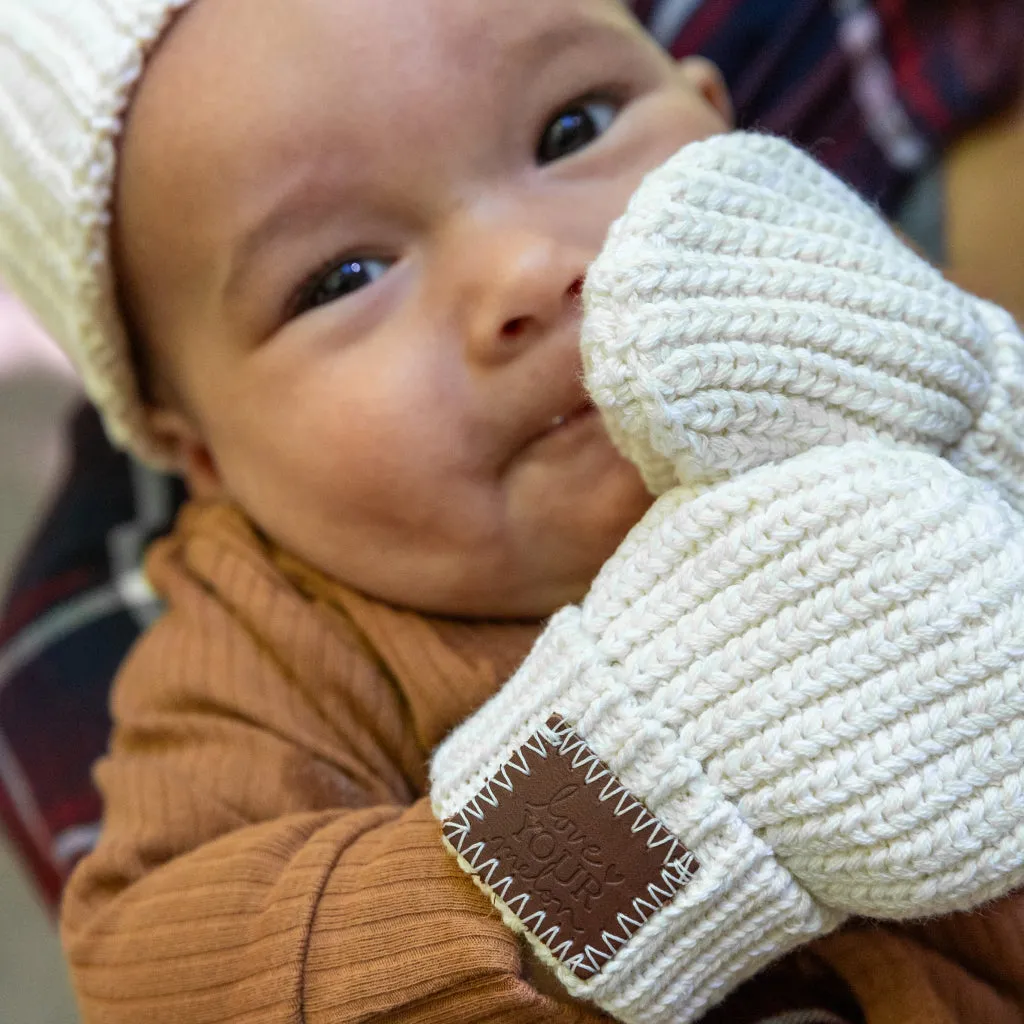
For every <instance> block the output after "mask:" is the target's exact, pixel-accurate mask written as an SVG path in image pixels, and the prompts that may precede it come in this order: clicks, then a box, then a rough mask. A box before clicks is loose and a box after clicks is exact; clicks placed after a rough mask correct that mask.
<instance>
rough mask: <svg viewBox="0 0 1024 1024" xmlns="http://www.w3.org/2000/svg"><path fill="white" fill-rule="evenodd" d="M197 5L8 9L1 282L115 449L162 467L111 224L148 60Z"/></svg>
mask: <svg viewBox="0 0 1024 1024" xmlns="http://www.w3.org/2000/svg"><path fill="white" fill-rule="evenodd" d="M189 2H190V0H4V2H3V3H0V280H3V281H4V283H5V284H7V285H8V286H9V287H10V288H11V289H12V290H13V291H14V292H15V293H16V294H17V295H18V297H19V298H20V299H21V300H22V301H23V302H24V303H25V304H26V305H27V306H28V307H29V308H30V309H31V311H32V312H33V313H34V314H35V316H36V317H37V318H38V320H39V321H40V323H41V324H42V325H43V326H44V327H45V328H46V330H47V331H48V332H49V334H50V335H51V336H52V337H53V339H54V340H55V341H56V342H57V343H58V344H59V345H60V346H61V348H63V349H64V351H65V352H66V353H67V354H68V356H69V357H70V358H71V360H72V362H73V363H74V364H75V366H76V367H77V368H78V371H79V372H80V373H81V375H82V378H83V380H84V383H85V388H86V391H87V393H88V395H89V397H90V398H91V399H92V400H93V401H94V402H95V403H96V405H97V406H98V407H99V409H100V410H101V412H102V413H103V416H104V419H105V421H106V424H107V430H108V432H109V433H110V436H111V438H112V439H113V440H114V442H115V443H117V444H118V445H121V446H124V447H130V448H132V449H133V450H134V451H135V452H136V453H137V454H139V455H140V456H142V457H143V458H146V459H147V460H149V461H151V462H157V463H159V462H161V461H162V456H163V455H164V453H162V452H161V451H160V449H159V446H158V445H157V442H156V441H155V439H154V438H153V437H152V436H151V435H150V433H149V432H148V431H147V429H146V425H145V420H144V416H143V409H142V403H141V399H140V395H139V387H138V382H137V379H136V375H135V372H134V370H133V367H132V364H131V359H130V354H129V347H128V339H127V335H126V332H125V327H124V323H123V320H122V318H121V315H120V312H119V310H118V304H117V298H116V289H115V283H114V274H113V268H112V265H111V246H110V237H109V228H110V221H111V201H112V197H113V188H114V178H115V173H116V167H117V144H118V139H119V136H120V133H121V129H122V126H123V123H124V116H125V112H126V110H127V107H128V104H129V103H130V101H131V97H132V93H133V90H134V88H135V86H136V85H137V83H138V81H139V79H140V77H141V75H142V69H143V65H144V62H145V59H146V56H147V54H148V53H149V51H150V49H151V48H152V46H153V45H154V44H155V43H156V42H157V41H158V40H159V38H160V36H161V34H162V33H163V31H164V30H165V28H166V27H167V26H168V24H169V23H170V21H171V19H172V18H173V16H174V15H175V13H176V12H178V11H179V10H181V9H182V8H184V7H185V6H187V5H188V3H189Z"/></svg>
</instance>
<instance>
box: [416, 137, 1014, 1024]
mask: <svg viewBox="0 0 1024 1024" xmlns="http://www.w3.org/2000/svg"><path fill="white" fill-rule="evenodd" d="M585 301H586V308H587V317H586V322H585V325H584V331H583V348H584V356H585V363H586V367H587V375H588V383H589V385H590V388H591V391H592V394H593V395H594V398H595V400H596V401H597V403H598V405H599V406H600V408H601V410H602V414H603V415H604V417H605V421H606V423H607V424H608V428H609V431H610V433H611V435H612V437H613V439H614V440H615V441H616V443H617V444H618V445H619V447H620V449H621V450H622V451H623V452H624V453H625V454H626V455H627V456H628V457H629V458H631V459H632V460H633V461H634V463H635V464H636V465H637V466H638V467H639V468H640V469H641V471H642V473H643V475H644V477H645V479H646V481H647V482H648V484H649V485H650V487H651V489H652V490H653V491H654V492H655V493H658V494H661V495H662V497H660V498H659V500H658V501H657V502H656V504H655V505H654V507H653V508H652V510H651V511H650V513H649V514H648V515H647V517H646V518H645V519H644V520H643V521H642V522H641V523H640V525H639V526H637V527H636V528H635V529H634V531H633V532H632V533H631V534H630V536H629V537H628V538H627V540H626V541H625V543H624V544H623V545H622V547H621V549H620V550H619V551H618V552H617V553H616V555H615V556H614V557H613V558H612V559H611V560H610V561H609V563H608V564H607V565H606V566H605V568H604V569H603V571H602V573H601V574H600V576H599V577H598V579H597V580H596V582H595V583H594V585H593V587H592V588H591V590H590V592H589V594H588V595H587V597H586V599H585V600H584V601H583V603H582V605H581V606H580V607H578V608H570V609H566V610H564V611H563V612H561V613H560V614H559V615H558V616H556V617H555V619H554V620H553V621H552V623H551V625H550V626H549V628H548V630H547V632H546V633H545V635H544V637H542V638H541V640H540V642H539V643H538V644H537V645H536V647H535V648H534V650H533V651H532V653H531V654H530V656H529V657H528V658H527V660H526V662H525V663H524V665H523V666H522V668H521V669H520V671H519V672H518V673H517V675H516V676H515V677H513V679H512V680H511V681H510V682H509V683H508V684H506V686H505V688H504V689H503V690H502V691H501V693H499V694H498V696H497V697H495V698H494V700H492V701H491V702H490V704H488V705H487V706H486V707H485V708H484V709H483V710H482V711H481V712H479V713H478V714H477V715H475V716H474V717H473V718H472V719H470V720H469V721H468V722H466V723H465V724H464V725H463V726H461V727H460V728H459V729H457V730H456V731H455V732H454V733H453V734H452V736H451V737H450V738H449V739H448V740H447V741H446V743H445V744H444V745H443V746H442V747H441V748H440V749H439V750H438V752H437V754H436V756H435V759H434V761H433V766H432V780H433V787H432V798H433V803H434V810H435V813H436V814H437V815H438V817H439V818H440V820H441V822H442V828H443V832H444V836H445V839H446V842H447V843H448V845H449V847H450V849H451V850H452V852H453V853H454V854H455V856H456V857H457V858H458V861H459V863H460V865H461V866H462V867H463V869H464V870H466V871H468V872H469V873H471V874H472V875H473V877H474V878H475V880H476V881H477V884H478V885H480V887H481V888H482V889H483V890H484V891H485V892H486V893H488V895H489V896H490V897H491V899H492V901H493V902H494V904H495V906H496V907H497V908H498V910H499V911H500V912H501V914H502V916H503V918H504V919H505V920H506V922H507V923H508V924H509V925H510V926H511V927H512V928H514V929H516V930H517V931H521V932H524V933H525V934H526V935H527V937H528V940H529V941H530V943H531V944H532V945H533V947H534V948H535V949H536V950H537V952H538V953H539V955H540V956H541V957H542V958H543V959H545V960H546V961H547V962H548V964H549V965H550V966H551V967H552V969H553V970H554V971H555V973H556V974H557V976H558V977H559V978H560V979H561V980H562V982H563V984H565V986H566V987H567V988H568V989H569V991H571V992H572V993H574V994H575V995H577V996H579V997H581V998H584V999H589V1000H592V1001H594V1002H595V1003H596V1004H597V1005H599V1006H601V1007H602V1008H603V1009H605V1010H607V1011H608V1012H610V1013H612V1014H613V1015H614V1016H616V1017H618V1018H619V1019H622V1020H625V1021H637V1022H640V1021H643V1022H665V1024H668V1022H675V1024H687V1022H690V1021H694V1020H697V1019H699V1018H700V1017H701V1016H702V1015H703V1014H704V1013H705V1012H706V1011H707V1010H708V1009H709V1008H710V1007H711V1006H713V1005H714V1004H715V1003H716V1002H718V1001H720V1000H721V999H722V998H723V997H724V996H725V995H726V994H727V993H728V992H729V991H731V990H732V989H733V988H735V986H736V985H738V984H739V983H740V982H742V981H743V980H744V979H746V978H747V977H750V976H751V975H753V974H754V973H756V972H757V971H758V970H760V969H761V968H762V967H763V966H764V965H765V964H767V963H768V962H769V961H771V960H773V959H775V958H777V957H780V956H782V955H783V954H784V953H786V952H787V951H788V950H790V949H792V948H794V947H795V946H798V945H800V944H802V943H804V942H806V941H808V940H809V939H811V938H813V937H815V936H819V935H822V934H825V933H827V932H828V931H830V930H832V929H834V928H835V927H837V926H838V925H839V924H840V923H841V922H842V921H843V920H844V919H845V918H846V917H847V916H849V915H865V916H875V917H882V918H897V919H898V918H914V917H920V916H923V915H930V914H942V913H945V912H949V911H952V910H955V909H963V908H969V907H975V906H978V905H979V904H981V903H983V902H985V901H987V900H989V899H992V898H994V897H997V896H1000V895H1003V894H1006V893H1008V892H1010V891H1011V890H1013V889H1015V888H1017V887H1018V886H1020V885H1021V883H1022V882H1024V718H1022V712H1024V686H1022V683H1024V518H1022V515H1021V508H1022V505H1024V502H1022V500H1021V499H1022V491H1021V489H1020V488H1021V483H1020V481H1021V480H1022V479H1024V459H1022V454H1021V452H1022V449H1021V439H1022V437H1024V424H1022V423H1021V419H1020V417H1021V415H1022V413H1021V408H1022V407H1021V404H1020V398H1021V396H1022V391H1021V382H1022V380H1024V373H1022V358H1021V353H1022V351H1024V346H1022V343H1021V338H1020V335H1019V333H1018V331H1017V329H1016V327H1015V326H1014V324H1013V321H1012V319H1011V318H1009V317H1008V316H1007V315H1006V314H1005V313H1003V312H1002V311H1001V310H997V309H995V308H994V307H991V306H987V305H985V304H983V303H980V302H978V301H977V300H975V299H973V298H971V297H970V296H967V295H965V294H964V293H962V292H960V291H959V290H958V289H956V288H954V287H953V286H952V285H949V284H948V283H947V282H945V281H944V280H943V279H942V278H941V276H940V275H939V274H938V273H937V272H936V271H934V270H933V269H932V268H931V267H929V266H928V265H927V264H925V263H924V262H923V261H921V260H920V259H918V257H916V256H915V255H914V254H913V253H912V252H910V250H909V249H907V248H906V247H905V246H904V245H903V244H902V243H901V242H899V240H898V239H896V238H895V236H893V235H892V233H891V232H890V231H889V230H888V228H887V227H886V226H885V225H884V224H883V223H882V222H881V221H880V219H879V218H878V217H877V216H876V215H875V214H874V212H873V211H871V210H870V209H869V208H868V207H866V206H865V205H864V204H863V203H862V202H861V201H860V200H859V199H857V197H856V196H854V195H853V194H852V193H851V192H849V190H848V189H846V187H845V186H843V185H842V184H841V183H840V182H838V181H837V180H835V179H833V178H832V177H830V176H829V175H828V174H827V173H826V172H824V171H823V170H821V169H820V168H819V167H818V166H817V165H816V164H815V163H814V162H813V161H812V160H810V159H809V158H807V157H805V156H803V155H802V154H800V153H798V152H797V151H795V150H793V149H792V148H791V147H789V146H788V145H786V144H785V143H782V142H780V141H778V140H774V139H767V138H762V137H758V136H750V135H740V134H736V135H733V136H729V137H723V138H720V139H715V140H712V141H710V142H706V143H699V144H696V145H693V146H690V147H687V148H686V149H684V150H683V151H682V152H681V153H680V154H679V155H678V156H677V157H676V158H674V159H673V160H672V161H670V162H669V164H667V165H666V166H665V167H664V168H662V169H660V170H659V171H656V172H655V173H654V174H653V175H651V176H650V177H649V179H648V180H647V181H646V182H645V183H644V185H643V186H642V187H641V189H640V190H639V192H638V193H637V196H636V197H635V199H634V200H633V202H632V203H631V205H630V208H629V211H628V213H627V214H626V216H625V217H624V218H623V219H622V220H621V221H620V222H619V223H618V224H617V225H616V226H615V228H614V229H613V231H612V233H611V235H610V237H609V240H608V244H607V246H606V248H605V251H604V253H603V254H602V255H601V257H600V259H599V260H598V261H597V263H596V264H595V266H594V267H593V269H592V272H591V275H590V278H589V280H588V286H587V289H586V293H585ZM943 455H945V456H947V458H943V457H942V456H943ZM993 484H994V485H995V486H992V485H993ZM549 779H555V782H554V783H553V784H549V785H548V789H547V790H546V791H545V789H544V785H545V782H546V780H549ZM559 785H560V786H561V788H558V787H559ZM588 790H589V791H591V792H592V794H593V795H592V796H591V797H590V798H589V802H588V801H586V800H584V801H581V800H580V799H579V797H578V794H577V791H580V792H583V791H588ZM552 793H554V794H555V795H554V796H553V797H551V794H552ZM538 794H540V795H538ZM608 807H611V808H612V809H613V810H612V811H610V812H609V811H608V810H606V809H605V808H608ZM570 808H572V809H573V810H572V813H571V814H570V810H569V809H570ZM618 819H625V820H626V822H627V825H628V826H629V828H630V829H631V830H632V832H633V833H634V834H635V835H636V836H637V837H639V838H637V839H635V843H636V845H635V846H634V848H633V850H632V856H631V853H630V850H629V848H628V838H627V839H626V840H625V841H623V840H622V838H621V836H620V835H618V834H617V829H618V828H619V826H617V825H616V821H617V820H618ZM559 844H561V845H559ZM574 844H575V845H574ZM654 849H659V850H660V849H665V850H667V851H668V852H667V853H666V855H665V857H666V859H665V861H664V863H663V865H662V870H661V873H660V877H659V875H658V872H657V870H656V869H655V870H654V871H649V872H648V873H647V874H643V873H642V872H637V871H633V872H630V871H629V870H628V869H626V868H625V867H623V866H622V865H624V864H625V863H627V862H630V861H632V860H637V861H639V860H642V859H643V858H645V857H648V856H649V854H650V853H651V851H652V850H654ZM579 850H590V851H591V853H590V855H589V861H587V858H586V856H584V855H582V854H579V853H578V852H577V853H575V854H574V851H579ZM552 851H554V852H553V853H552ZM574 856H575V857H576V859H575V860H574V859H573V857H574ZM581 857H582V861H581ZM610 859H611V860H612V863H611V866H610V867H609V866H608V862H609V860H610ZM583 861H586V863H587V864H589V865H590V867H591V869H592V871H591V873H592V874H594V875H595V878H596V881H595V880H594V879H591V878H589V877H588V878H587V881H586V882H585V883H577V882H576V881H575V879H576V878H578V877H580V871H582V870H583V867H585V866H586V865H585V864H584V865H583V867H581V866H580V865H581V863H582V862H583ZM599 868H600V871H599V870H598V869H599ZM573 871H575V872H576V874H573ZM559 872H561V879H562V880H563V881H564V879H566V878H572V879H573V881H572V883H571V884H569V885H568V886H566V885H563V886H562V888H559V886H558V884H557V883H558V882H559ZM584 877H587V876H586V875H585V874H584ZM591 882H592V883H593V884H592V885H591V884H590V883H591ZM587 885H590V888H587ZM624 889H625V890H628V891H627V892H626V897H625V898H624V897H623V895H622V892H623V890H624ZM590 893H594V894H597V895H596V896H595V899H594V900H592V901H591V900H589V899H588V898H587V895H588V894H590ZM630 896H632V897H633V898H632V900H630V899H629V897H630ZM609 902H610V903H611V906H610V909H609V908H608V907H607V906H603V905H604V904H607V903H609ZM581 907H582V909H581ZM595 922H596V923H595ZM609 922H612V923H611V924H609Z"/></svg>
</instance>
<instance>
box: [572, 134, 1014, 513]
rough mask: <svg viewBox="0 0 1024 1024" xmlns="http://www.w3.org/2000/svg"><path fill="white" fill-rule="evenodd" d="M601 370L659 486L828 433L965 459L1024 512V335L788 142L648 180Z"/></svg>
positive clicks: (635, 449)
mask: <svg viewBox="0 0 1024 1024" xmlns="http://www.w3.org/2000/svg"><path fill="white" fill-rule="evenodd" d="M585 301H586V305H587V317H586V321H585V324H584V339H583V348H584V356H585V361H586V365H587V371H588V373H587V376H588V384H589V386H590V389H591V392H592V393H593V395H594V398H595V400H596V402H597V404H598V405H599V406H600V407H601V409H602V411H603V412H604V414H605V421H606V423H607V425H608V428H609V431H610V433H611V435H612V437H613V438H614V439H615V441H616V442H617V444H618V445H619V447H620V448H621V449H622V450H623V452H624V453H625V454H626V455H627V456H629V457H630V458H631V459H632V460H633V461H634V462H635V463H636V464H637V465H638V466H639V467H640V469H641V472H642V473H643V474H644V477H645V479H646V481H647V483H648V485H649V486H650V488H651V489H652V490H653V491H654V492H655V493H659V494H660V493H662V492H663V491H665V490H667V489H668V488H669V487H671V486H673V485H674V484H675V483H677V482H690V483H694V482H697V483H707V482H712V481H715V480H721V479H723V478H725V477H727V476H731V475H734V474H736V473H739V472H743V471H744V470H747V469H750V468H752V467H755V466H758V465H761V464H763V463H766V462H773V461H777V460H779V459H782V458H786V457H787V456H791V455H795V454H797V453H799V452H802V451H806V450H808V449H809V448H811V447H814V446H815V445H819V444H829V445H834V444H841V443H843V442H846V441H851V440H857V439H868V438H879V437H881V438H887V439H890V440H895V441H898V442H901V443H907V444H911V445H914V446H915V447H919V448H924V449H927V450H930V451H933V452H936V453H941V454H944V455H946V457H947V458H949V459H950V461H952V462H953V463H954V464H955V465H957V466H959V467H960V468H961V469H963V470H964V471H965V472H968V473H971V474H972V475H975V476H979V477H983V478H986V479H988V480H990V481H992V482H993V483H995V484H996V485H997V486H999V487H1000V489H1001V490H1002V491H1003V493H1004V497H1006V498H1007V499H1008V500H1010V501H1011V503H1012V504H1014V505H1015V506H1016V507H1017V508H1018V509H1024V342H1022V340H1021V337H1020V334H1019V332H1018V330H1017V328H1016V326H1015V325H1014V322H1013V319H1012V317H1010V315H1009V314H1008V313H1006V312H1004V311H1003V310H1001V309H998V308H996V307H995V306H992V305H989V304H987V303H983V302H981V301H979V300H978V299H976V298H974V297H973V296H971V295H968V294H966V293H964V292H962V291H961V290H960V289H958V288H956V287H954V286H953V285H952V284H950V283H949V282H948V281H946V280H945V279H944V278H943V277H942V275H941V274H940V273H939V272H938V271H937V270H935V269H934V268H933V267H931V266H930V265H929V264H928V263H926V262H925V261H924V260H923V259H921V258H919V257H918V256H916V255H915V254H914V253H913V252H912V251H911V250H910V249H909V248H908V247H907V246H906V245H904V244H903V242H901V241H900V240H899V239H898V238H897V237H896V236H895V235H894V234H893V232H892V231H891V230H890V228H889V227H888V225H886V223H885V222H884V221H883V220H882V218H881V217H880V216H879V215H878V214H877V213H876V212H875V211H874V210H873V209H871V208H870V207H869V206H868V205H867V204H866V203H864V202H863V200H861V199H860V198H859V197H858V196H857V195H855V194H854V193H853V192H852V191H851V190H850V189H849V188H847V187H846V186H845V185H844V184H843V183H842V182H840V181H839V180H838V179H837V178H835V177H833V176H832V175H831V174H829V173H828V172H827V171H826V170H825V169H824V168H823V167H821V166H820V165H819V164H817V163H816V162H815V161H814V160H813V159H811V158H810V157H809V156H807V155H806V154H805V153H802V152H801V151H799V150H798V149H796V148H795V147H793V146H791V145H790V144H789V143H787V142H785V141H783V140H782V139H777V138H772V137H770V136H762V135H752V134H746V133H741V132H736V133H733V134H731V135H723V136H719V137H717V138H713V139H710V140H708V141H705V142H699V143H695V144H693V145H691V146H687V147H686V148H684V149H683V150H682V151H681V152H680V153H679V154H677V156H675V157H674V158H673V159H672V160H670V161H669V162H668V163H666V164H665V165H664V166H663V167H661V168H659V169H658V170H657V171H655V172H654V173H652V174H651V175H649V176H648V178H647V180H646V181H645V182H644V184H643V185H642V186H641V188H640V189H639V190H638V191H637V193H636V195H635V196H634V197H633V199H632V201H631V203H630V206H629V209H628V211H627V213H626V214H625V215H624V216H623V217H622V218H621V220H620V221H619V222H618V223H616V224H615V226H614V227H613V228H612V231H611V233H610V235H609V238H608V241H607V244H606V246H605V248H604V251H603V252H602V254H601V256H600V257H599V259H598V260H597V261H596V263H595V264H594V266H593V268H592V269H591V272H590V275H589V277H588V280H587V288H586V291H585Z"/></svg>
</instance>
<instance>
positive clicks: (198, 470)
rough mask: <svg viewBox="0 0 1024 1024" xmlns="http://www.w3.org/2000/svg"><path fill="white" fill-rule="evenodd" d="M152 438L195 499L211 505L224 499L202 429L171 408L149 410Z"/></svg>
mask: <svg viewBox="0 0 1024 1024" xmlns="http://www.w3.org/2000/svg"><path fill="white" fill-rule="evenodd" d="M146 420H147V423H148V426H149V429H150V431H151V433H152V436H153V437H154V438H155V439H156V440H157V441H158V442H159V444H160V448H161V450H162V451H165V452H167V453H168V460H169V462H170V469H171V470H172V471H173V472H175V473H177V474H178V475H180V476H181V477H183V478H184V480H185V482H186V484H187V485H188V489H189V493H190V494H191V495H192V497H193V498H197V499H199V500H202V501H211V500H214V499H217V498H221V497H223V496H224V484H223V481H222V479H221V475H220V471H219V469H218V468H217V463H216V460H215V459H214V457H213V452H212V451H211V450H210V447H209V445H208V444H207V442H206V441H205V439H204V438H203V436H202V433H201V432H200V430H199V429H198V427H197V426H196V425H195V424H194V423H193V422H192V420H191V419H190V418H189V417H188V416H187V415H186V414H185V413H184V412H180V411H179V410H177V409H174V408H171V407H169V406H160V407H150V408H147V409H146Z"/></svg>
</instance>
